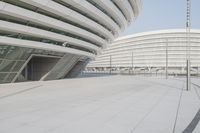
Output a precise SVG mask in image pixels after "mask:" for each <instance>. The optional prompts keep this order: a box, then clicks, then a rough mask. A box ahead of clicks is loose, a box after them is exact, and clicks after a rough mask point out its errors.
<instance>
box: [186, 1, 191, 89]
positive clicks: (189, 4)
mask: <svg viewBox="0 0 200 133" xmlns="http://www.w3.org/2000/svg"><path fill="white" fill-rule="evenodd" d="M190 16H191V0H187V16H186V17H187V22H186V39H187V44H186V64H187V84H186V85H187V91H188V90H190V88H191V77H190V28H191V17H190Z"/></svg>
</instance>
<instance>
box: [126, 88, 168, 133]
mask: <svg viewBox="0 0 200 133" xmlns="http://www.w3.org/2000/svg"><path fill="white" fill-rule="evenodd" d="M168 92H169V89H167V90H166V91H165V92H164V94H163V95H162V96H160V98H159V99H158V100H157V102H156V103H155V104H154V105H153V106H152V107H151V108H150V110H149V111H148V112H147V113H146V114H145V115H144V117H143V118H142V119H141V120H140V121H139V122H138V123H137V124H136V126H135V127H134V128H133V129H132V130H131V131H130V133H134V132H135V130H136V129H137V127H138V126H139V125H140V124H141V123H142V122H143V121H144V120H145V118H146V117H147V116H148V115H149V114H150V113H151V112H152V111H153V110H154V109H155V107H156V106H158V105H159V103H160V102H161V101H162V99H163V98H164V97H165V96H166V94H167V93H168Z"/></svg>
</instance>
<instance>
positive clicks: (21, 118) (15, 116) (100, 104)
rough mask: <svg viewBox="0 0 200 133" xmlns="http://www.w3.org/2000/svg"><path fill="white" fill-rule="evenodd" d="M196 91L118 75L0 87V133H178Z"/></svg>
mask: <svg viewBox="0 0 200 133" xmlns="http://www.w3.org/2000/svg"><path fill="white" fill-rule="evenodd" d="M198 81H199V79H195V82H197V83H198ZM198 89H199V90H200V88H195V87H192V89H191V90H190V91H185V81H184V80H182V79H175V78H170V79H167V80H166V79H164V78H159V77H141V76H140V77H137V76H120V75H117V76H106V77H93V78H92V77H91V78H77V79H67V80H59V81H46V82H42V81H41V82H28V83H18V84H6V85H0V97H1V98H0V133H27V132H28V133H173V132H174V133H181V132H182V131H184V129H186V128H187V126H188V125H189V124H190V123H191V122H192V120H193V118H194V117H195V115H196V113H197V112H198V110H199V108H200V99H199V98H198V94H197V93H198V92H200V91H199V90H198ZM7 90H8V91H7ZM196 90H197V91H196ZM193 132H194V133H200V124H199V123H198V124H197V125H196V126H195V129H194V131H193Z"/></svg>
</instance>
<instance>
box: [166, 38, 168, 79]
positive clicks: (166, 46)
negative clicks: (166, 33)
mask: <svg viewBox="0 0 200 133" xmlns="http://www.w3.org/2000/svg"><path fill="white" fill-rule="evenodd" d="M165 67H166V68H165V74H166V79H168V39H166V66H165Z"/></svg>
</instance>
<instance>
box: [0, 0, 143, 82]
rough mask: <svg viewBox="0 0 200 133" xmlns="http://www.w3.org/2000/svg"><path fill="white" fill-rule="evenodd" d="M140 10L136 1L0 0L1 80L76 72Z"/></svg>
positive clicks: (49, 77) (67, 75)
mask: <svg viewBox="0 0 200 133" xmlns="http://www.w3.org/2000/svg"><path fill="white" fill-rule="evenodd" d="M140 10H141V1H140V0H3V1H0V83H10V82H18V81H27V80H28V81H29V80H53V79H62V78H66V77H75V76H77V75H78V74H79V73H80V72H81V70H82V69H83V68H84V67H85V66H86V64H87V63H88V62H89V61H90V60H91V59H94V58H95V57H96V55H97V54H98V53H100V51H101V50H102V49H103V48H105V47H106V46H107V44H108V43H110V42H112V40H113V39H114V38H116V37H118V35H119V34H120V33H121V32H122V31H123V30H124V29H125V28H126V27H127V26H128V25H129V24H130V23H131V22H132V21H133V20H135V19H136V17H137V16H138V14H139V12H140Z"/></svg>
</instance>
